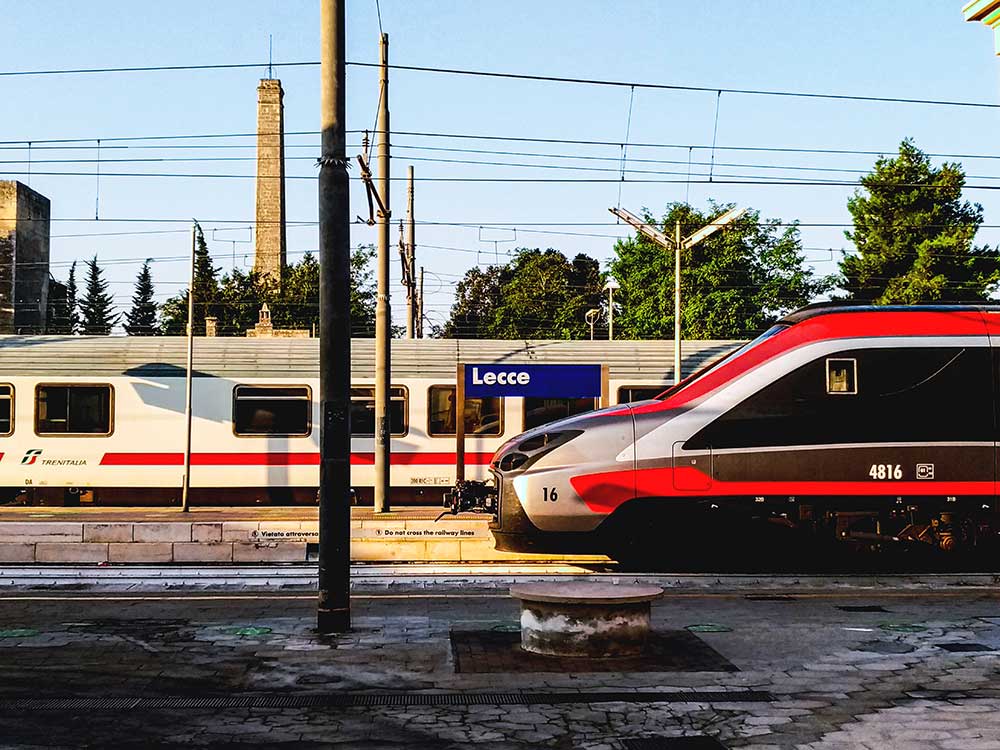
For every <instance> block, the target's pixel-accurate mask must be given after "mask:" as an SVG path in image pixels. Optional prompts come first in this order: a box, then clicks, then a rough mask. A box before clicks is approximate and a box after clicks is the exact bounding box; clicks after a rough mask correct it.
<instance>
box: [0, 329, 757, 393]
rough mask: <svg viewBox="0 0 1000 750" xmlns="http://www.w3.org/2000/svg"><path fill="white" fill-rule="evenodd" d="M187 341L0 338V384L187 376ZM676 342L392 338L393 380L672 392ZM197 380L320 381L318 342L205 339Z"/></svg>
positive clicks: (709, 350) (365, 343) (365, 351)
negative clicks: (561, 372)
mask: <svg viewBox="0 0 1000 750" xmlns="http://www.w3.org/2000/svg"><path fill="white" fill-rule="evenodd" d="M186 343H187V339H185V338H184V337H181V336H0V378H2V377H4V376H6V377H10V376H14V375H34V376H43V377H48V378H53V377H80V376H86V377H112V376H120V375H134V376H137V377H171V376H176V377H183V375H184V372H185V367H186V364H185V363H186V361H187V360H186V357H187V349H186ZM743 343H745V342H743V341H684V342H682V343H681V354H682V356H683V358H684V369H685V370H686V371H688V372H690V371H692V370H694V369H697V368H699V367H702V366H703V365H706V364H709V363H711V362H712V361H714V360H716V359H718V358H719V357H722V356H724V355H726V354H729V353H730V352H731V351H733V350H734V349H736V348H738V347H739V346H741V345H742V344H743ZM673 351H674V347H673V342H672V341H541V340H539V341H501V340H491V339H485V340H471V339H417V340H410V339H393V341H392V363H393V377H394V378H414V377H422V378H423V377H426V378H440V379H441V380H442V381H444V382H449V381H453V380H454V378H455V366H456V365H457V364H459V363H467V364H472V363H487V362H489V363H495V362H504V363H510V364H607V365H608V366H609V374H610V377H612V378H614V379H617V380H629V379H635V380H639V381H644V382H648V381H653V382H656V383H660V384H663V385H669V384H670V383H671V382H672V381H673V377H672V373H671V371H672V369H673V366H672V363H673ZM194 371H195V375H196V376H200V377H229V378H232V377H235V376H240V377H254V378H287V377H288V376H289V375H290V374H294V375H296V376H299V377H306V378H318V377H319V339H315V338H307V339H292V338H273V339H253V338H235V337H234V338H224V337H219V338H205V337H198V338H195V341H194ZM374 377H375V342H374V340H373V339H353V340H352V342H351V379H352V380H353V381H354V382H363V381H365V380H371V381H374Z"/></svg>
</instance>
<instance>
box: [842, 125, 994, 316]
mask: <svg viewBox="0 0 1000 750" xmlns="http://www.w3.org/2000/svg"><path fill="white" fill-rule="evenodd" d="M861 185H862V187H863V190H859V191H857V192H856V193H855V194H854V196H853V197H852V198H851V199H850V200H849V201H848V202H847V208H848V210H849V211H850V212H851V216H853V218H854V229H853V231H851V232H846V233H845V234H846V235H847V238H848V239H849V240H851V241H852V242H854V246H855V247H856V248H857V254H852V255H848V256H846V257H845V258H844V259H843V261H841V263H840V271H841V273H842V274H843V279H842V280H841V281H840V284H839V286H840V287H841V288H843V289H844V290H846V291H847V294H848V299H850V300H852V301H855V302H858V303H869V304H871V303H874V304H877V305H882V304H914V303H918V302H934V301H940V302H949V301H951V302H978V301H982V300H985V299H987V298H988V297H989V296H990V295H991V293H992V292H993V291H994V290H995V289H996V288H997V284H998V282H1000V253H998V251H997V249H996V248H990V247H988V246H985V245H984V246H982V247H977V246H975V245H973V241H974V239H975V236H976V231H977V230H978V229H979V226H980V225H981V224H982V222H983V207H982V206H980V205H979V204H978V203H970V202H969V201H963V200H962V188H963V187H964V186H965V172H964V171H963V170H962V166H961V165H960V164H955V163H950V162H945V163H944V164H942V165H941V166H940V167H937V168H935V167H933V166H932V165H931V160H930V157H928V156H927V154H925V153H924V152H923V151H921V150H920V149H919V148H917V147H916V146H915V145H914V144H913V142H912V141H910V140H906V141H903V142H902V143H901V144H900V145H899V154H898V156H895V157H893V158H880V159H878V161H876V162H875V168H874V169H873V170H872V172H871V173H870V174H868V175H865V176H864V177H862V178H861Z"/></svg>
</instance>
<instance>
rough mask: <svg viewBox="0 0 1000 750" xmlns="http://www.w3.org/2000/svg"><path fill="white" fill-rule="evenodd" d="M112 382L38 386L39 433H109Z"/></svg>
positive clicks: (36, 409) (36, 429) (37, 421)
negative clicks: (109, 383) (108, 383)
mask: <svg viewBox="0 0 1000 750" xmlns="http://www.w3.org/2000/svg"><path fill="white" fill-rule="evenodd" d="M112 395H113V391H112V388H111V386H110V385H39V386H37V387H36V388H35V432H36V433H37V434H38V435H105V436H106V435H110V434H111V432H112V429H113V427H112V425H113V421H112V412H113V398H112Z"/></svg>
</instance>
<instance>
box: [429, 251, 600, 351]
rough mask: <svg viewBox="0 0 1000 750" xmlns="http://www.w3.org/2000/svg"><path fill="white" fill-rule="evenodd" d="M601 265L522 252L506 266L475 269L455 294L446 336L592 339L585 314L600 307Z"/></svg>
mask: <svg viewBox="0 0 1000 750" xmlns="http://www.w3.org/2000/svg"><path fill="white" fill-rule="evenodd" d="M603 283H604V278H603V275H602V274H601V271H600V264H599V263H598V262H597V261H596V260H595V259H593V258H590V257H588V256H586V255H583V254H580V255H577V256H576V257H575V258H574V259H573V260H572V261H570V260H569V259H567V258H566V256H565V255H563V254H562V253H561V252H559V251H558V250H553V249H551V248H549V249H548V250H544V251H543V250H540V249H538V248H519V249H518V250H516V251H515V255H514V258H513V259H512V260H511V261H510V262H509V263H507V264H505V265H502V266H488V267H487V268H485V269H482V268H478V267H476V268H471V269H469V271H467V272H466V274H465V276H464V277H463V278H462V280H461V281H459V282H458V286H457V287H456V291H455V303H454V304H453V305H452V308H451V316H450V318H449V320H448V322H447V323H445V326H444V328H443V330H442V334H443V335H444V336H456V337H462V338H502V339H516V338H525V339H528V338H534V339H574V338H577V339H578V338H585V337H587V336H589V335H590V327H589V326H588V325H587V323H586V320H585V317H584V316H585V314H586V312H587V310H589V309H590V308H600V306H601V300H602V293H601V288H602V285H603Z"/></svg>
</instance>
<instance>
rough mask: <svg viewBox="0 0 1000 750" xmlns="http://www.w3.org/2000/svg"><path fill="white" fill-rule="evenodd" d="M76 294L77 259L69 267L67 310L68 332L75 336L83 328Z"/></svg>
mask: <svg viewBox="0 0 1000 750" xmlns="http://www.w3.org/2000/svg"><path fill="white" fill-rule="evenodd" d="M76 295H77V290H76V261H75V260H74V261H73V265H71V266H70V267H69V277H68V278H67V279H66V310H67V318H68V320H69V323H68V329H67V331H66V333H68V334H70V335H74V336H75V335H76V334H78V333H80V329H81V328H82V325H81V324H80V306H79V303H78V302H77V301H76Z"/></svg>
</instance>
